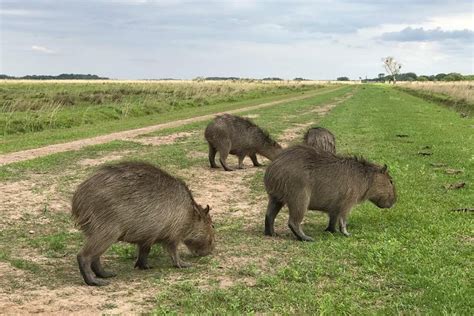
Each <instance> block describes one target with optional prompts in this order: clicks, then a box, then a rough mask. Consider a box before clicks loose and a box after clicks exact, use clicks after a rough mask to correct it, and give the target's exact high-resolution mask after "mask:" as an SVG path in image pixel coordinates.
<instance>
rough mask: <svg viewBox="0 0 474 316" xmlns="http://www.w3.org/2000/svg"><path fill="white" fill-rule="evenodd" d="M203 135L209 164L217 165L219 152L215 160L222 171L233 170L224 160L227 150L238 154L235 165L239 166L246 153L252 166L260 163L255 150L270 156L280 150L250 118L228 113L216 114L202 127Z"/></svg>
mask: <svg viewBox="0 0 474 316" xmlns="http://www.w3.org/2000/svg"><path fill="white" fill-rule="evenodd" d="M204 136H205V138H206V140H207V142H208V144H209V163H210V165H211V168H217V165H216V162H215V157H216V154H217V153H219V161H220V163H221V165H222V167H223V168H224V169H225V170H226V171H232V170H233V169H232V168H230V167H229V166H228V165H227V163H226V159H227V156H228V155H229V154H232V155H236V156H237V157H238V158H239V166H238V168H239V169H242V168H243V160H244V158H245V156H249V157H250V159H251V160H252V163H253V165H254V166H260V163H259V162H258V160H257V155H256V154H259V155H262V156H264V157H266V158H268V159H270V160H273V159H275V158H276V156H277V155H278V154H279V153H280V152H281V150H282V149H281V146H280V145H279V144H278V143H277V142H276V141H274V140H273V139H272V138H271V137H270V135H269V134H268V132H266V131H264V130H262V129H261V128H260V127H258V126H257V125H256V124H255V123H253V122H252V121H251V120H249V119H247V118H243V117H240V116H235V115H230V114H224V115H219V116H216V118H215V119H214V120H213V121H212V122H210V123H209V125H208V126H207V127H206V130H205V132H204Z"/></svg>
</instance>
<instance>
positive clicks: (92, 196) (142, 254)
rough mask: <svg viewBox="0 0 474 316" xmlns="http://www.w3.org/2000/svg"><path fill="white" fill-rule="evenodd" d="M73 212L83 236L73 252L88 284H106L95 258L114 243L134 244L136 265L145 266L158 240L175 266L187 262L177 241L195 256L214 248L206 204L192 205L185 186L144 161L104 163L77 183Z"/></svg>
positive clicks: (102, 271)
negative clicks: (87, 177) (136, 248)
mask: <svg viewBox="0 0 474 316" xmlns="http://www.w3.org/2000/svg"><path fill="white" fill-rule="evenodd" d="M72 216H73V218H74V219H75V221H76V223H77V225H78V227H79V228H80V230H82V232H83V233H84V235H85V237H86V240H85V243H84V246H83V248H82V250H81V251H80V252H79V254H78V255H77V261H78V263H79V269H80V271H81V274H82V276H83V278H84V281H85V282H86V283H87V284H88V285H105V284H107V282H105V281H104V280H102V279H101V278H108V277H112V276H115V274H114V273H111V272H107V271H104V269H103V268H102V265H101V263H100V256H101V255H102V254H103V253H104V252H105V251H106V250H107V249H108V248H109V247H110V246H111V245H112V244H113V243H115V242H117V241H124V242H128V243H132V244H137V245H138V250H139V254H138V260H137V262H136V264H135V267H138V268H139V269H149V268H150V267H149V265H148V263H147V258H148V254H149V252H150V248H151V247H152V245H154V244H156V243H160V244H161V245H162V246H163V248H164V249H166V250H167V251H168V253H169V254H170V256H171V258H172V260H173V263H174V265H175V266H176V267H179V268H183V267H187V266H189V264H187V263H186V262H183V261H182V260H181V259H180V257H179V254H178V252H177V247H178V245H179V244H180V243H181V242H184V244H185V245H186V246H187V247H188V249H189V250H190V251H191V252H192V253H193V254H195V255H199V256H205V255H208V254H209V253H211V251H212V250H213V249H214V229H213V227H212V221H211V217H210V215H209V206H207V207H206V208H203V207H201V206H200V205H199V204H197V203H196V202H195V201H194V199H193V196H192V194H191V191H190V190H189V189H188V187H187V186H186V184H185V183H184V182H182V181H180V180H178V179H176V178H174V177H172V176H171V175H169V174H168V173H166V172H165V171H163V170H161V169H159V168H158V167H155V166H153V165H151V164H148V163H142V162H123V163H119V164H116V165H110V166H105V167H103V168H101V169H100V170H98V171H97V172H96V173H95V174H94V175H93V176H92V177H90V178H89V179H87V180H86V181H84V182H83V183H82V184H80V185H79V187H78V188H77V190H76V192H75V193H74V197H73V199H72Z"/></svg>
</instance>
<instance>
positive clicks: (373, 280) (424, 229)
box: [0, 85, 474, 315]
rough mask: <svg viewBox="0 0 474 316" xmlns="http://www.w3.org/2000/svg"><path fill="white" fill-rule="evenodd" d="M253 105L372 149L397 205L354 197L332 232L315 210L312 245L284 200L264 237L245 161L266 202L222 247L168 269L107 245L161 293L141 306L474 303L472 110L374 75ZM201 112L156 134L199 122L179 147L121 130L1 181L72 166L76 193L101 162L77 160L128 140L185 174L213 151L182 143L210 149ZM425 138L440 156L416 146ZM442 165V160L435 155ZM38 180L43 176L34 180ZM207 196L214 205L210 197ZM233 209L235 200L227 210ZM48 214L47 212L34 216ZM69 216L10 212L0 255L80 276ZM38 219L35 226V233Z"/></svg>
mask: <svg viewBox="0 0 474 316" xmlns="http://www.w3.org/2000/svg"><path fill="white" fill-rule="evenodd" d="M347 92H352V93H354V96H353V97H352V98H351V99H348V100H347V101H345V102H344V103H342V104H341V105H339V106H338V107H336V108H335V109H334V110H333V111H332V112H331V113H330V114H329V115H327V116H325V117H323V118H319V117H317V116H316V114H315V113H312V112H309V110H311V109H313V108H314V107H316V106H318V105H320V104H325V103H328V102H333V99H334V98H335V97H338V96H341V95H342V94H344V93H347ZM246 114H254V115H255V114H258V116H257V117H256V118H255V119H254V121H255V122H257V123H258V124H259V125H261V126H262V127H265V128H266V129H268V130H269V131H270V132H271V134H272V135H273V136H274V137H275V138H277V139H278V138H279V137H281V136H282V135H283V134H284V132H285V130H286V129H287V128H289V127H292V126H293V125H294V124H301V123H308V122H311V121H313V122H314V121H319V123H318V125H320V126H324V127H326V128H329V129H330V130H331V131H332V132H333V133H334V134H335V135H336V139H337V150H338V152H340V153H343V154H358V155H363V156H364V157H366V158H367V159H369V160H372V161H375V162H378V163H380V164H383V163H386V164H387V165H388V166H389V171H390V173H391V175H392V176H393V178H394V181H395V184H396V187H397V193H398V197H399V199H398V201H397V204H396V205H395V207H394V208H392V209H389V210H381V209H378V208H377V207H375V206H374V205H372V204H370V203H369V202H367V203H365V204H362V205H360V206H358V207H356V208H355V209H354V210H353V211H352V213H351V215H350V217H349V227H348V229H349V231H350V232H351V233H352V236H351V237H349V238H346V237H344V236H342V235H341V234H334V235H333V234H330V233H326V232H324V228H325V227H326V224H327V219H326V217H325V216H324V215H323V214H321V213H318V212H309V213H308V214H307V215H306V219H305V224H304V229H305V232H306V233H307V234H308V235H310V236H312V237H314V238H315V242H314V243H302V242H298V241H296V240H295V238H294V236H293V235H292V233H291V232H290V231H289V230H288V228H287V226H286V221H287V216H288V211H287V209H284V210H283V211H282V212H281V214H280V215H279V216H278V217H277V222H276V230H277V233H279V236H278V237H275V238H267V237H265V236H263V232H262V231H263V219H264V212H265V201H266V194H265V191H264V188H263V185H262V178H263V174H264V168H261V169H259V170H258V171H257V172H256V173H254V174H250V173H249V174H244V173H245V171H239V172H240V173H239V172H236V173H235V175H236V176H239V175H241V176H243V185H244V186H247V187H249V188H250V190H251V193H250V197H249V198H251V199H252V201H251V203H254V204H252V205H257V206H259V207H261V208H262V209H261V210H260V213H259V215H258V216H257V217H255V216H253V215H251V214H247V213H245V211H246V210H243V211H244V214H243V215H242V216H241V217H232V216H231V215H232V214H231V212H229V213H225V212H224V213H221V214H220V216H216V217H215V227H216V232H217V249H216V253H215V254H213V255H212V256H208V257H203V258H192V257H190V256H189V255H187V254H184V255H183V257H184V259H185V260H188V261H190V262H192V263H193V264H194V266H193V268H190V269H187V270H179V271H177V270H175V269H173V268H171V267H170V260H169V258H167V257H166V255H165V254H164V253H163V251H161V249H160V248H159V247H154V248H153V255H152V256H151V258H150V259H151V264H152V265H153V266H155V269H153V270H150V271H136V270H133V269H132V267H133V263H134V260H135V248H134V247H133V246H130V245H126V244H121V243H119V244H116V245H114V246H113V247H111V249H110V250H109V251H108V252H107V254H106V255H105V258H106V265H107V267H108V268H110V269H111V270H113V271H115V272H118V276H117V278H116V279H113V280H112V283H114V282H119V281H125V282H128V283H134V284H136V285H135V287H134V290H135V289H137V290H142V291H148V292H151V293H154V294H153V298H152V307H151V308H150V309H147V310H145V311H146V312H152V313H154V314H162V313H165V312H168V313H193V314H200V313H212V314H229V313H236V314H241V313H276V314H289V313H292V314H327V315H332V314H364V315H365V314H434V315H439V314H450V315H451V314H455V315H471V314H472V313H473V312H474V304H473V300H472V296H473V294H474V293H473V290H472V282H471V280H472V261H473V259H474V258H473V253H474V251H473V250H474V249H473V245H472V240H473V238H474V236H473V218H472V214H469V213H463V212H453V211H451V209H454V208H462V207H473V205H474V189H473V180H474V176H473V172H474V165H473V164H474V158H473V157H474V152H473V148H474V134H473V133H472V126H474V121H473V120H472V119H470V118H461V117H459V114H458V113H456V112H455V111H453V110H451V109H447V108H445V107H442V106H438V105H435V104H433V103H430V102H426V101H424V100H423V99H420V98H417V97H414V96H411V95H409V94H406V93H404V92H402V91H399V90H395V89H393V88H391V87H384V86H376V85H364V86H361V87H344V88H343V89H340V90H338V91H333V92H330V93H328V94H324V95H318V96H315V97H312V98H310V99H307V100H304V101H299V102H291V103H288V104H285V105H278V106H274V107H271V108H265V109H261V110H256V111H252V112H249V113H246ZM205 124H206V122H200V123H193V124H190V125H187V126H182V127H179V128H173V129H168V130H163V131H159V132H156V133H153V134H152V135H165V134H168V133H175V132H181V131H197V133H195V134H193V135H192V136H190V137H189V138H186V139H183V140H180V141H178V142H177V143H175V144H171V145H164V146H159V147H154V146H142V145H137V144H134V143H130V142H113V143H111V144H107V145H100V146H93V147H88V148H85V149H83V150H81V151H78V152H74V153H62V154H56V155H53V156H50V157H44V158H39V159H36V160H32V161H29V162H23V163H17V164H13V165H11V166H7V167H2V168H0V175H1V176H2V179H3V180H5V179H8V180H10V181H12V180H15V179H23V178H27V177H28V176H29V175H31V174H32V173H33V174H34V173H44V174H46V175H55V174H58V173H59V174H62V175H63V176H62V177H59V179H60V180H59V181H62V182H61V183H63V184H64V186H63V187H64V188H63V190H65V191H64V194H66V195H70V194H71V192H72V191H73V190H74V185H73V184H72V183H71V182H70V181H71V180H70V178H71V177H73V178H74V179H75V181H77V180H80V179H82V178H84V177H85V176H86V173H90V172H92V171H93V170H94V169H95V168H97V167H95V166H93V167H88V168H86V170H83V169H81V168H78V162H79V161H80V160H81V159H84V158H90V157H101V156H103V155H106V154H107V153H110V152H116V151H125V150H126V151H128V153H127V154H126V155H125V156H124V158H123V159H141V160H147V161H151V162H153V163H157V164H159V165H160V166H162V167H163V168H166V169H167V170H169V171H170V172H171V173H172V174H180V172H182V171H186V170H190V169H192V168H198V167H200V166H207V158H206V157H205V156H203V157H198V158H190V157H189V156H188V155H187V154H188V153H190V152H195V151H197V152H202V153H206V150H207V146H206V144H205V142H204V140H203V136H202V130H203V127H204V126H205ZM303 133H304V130H301V131H299V134H301V135H299V137H302V134H303ZM397 135H406V137H399V136H397ZM148 136H149V135H148ZM298 139H299V138H297V139H296V140H295V141H297V140H298ZM426 147H428V148H426ZM422 150H423V151H429V152H430V153H432V155H429V156H422V155H419V154H418V153H419V152H420V151H422ZM440 163H442V164H444V166H442V167H438V164H440ZM433 164H434V165H433ZM447 168H454V169H460V170H462V173H460V174H454V175H451V174H448V173H446V169H447ZM197 170H199V169H197ZM220 172H223V171H220ZM217 175H218V174H216V176H217ZM184 180H187V181H191V180H192V179H184ZM209 181H213V179H209ZM459 181H462V182H465V183H466V186H465V187H464V188H462V189H459V190H447V189H445V187H444V186H445V185H446V184H450V183H454V182H459ZM42 189H44V190H46V189H47V188H39V190H42ZM209 204H211V206H212V201H209ZM233 207H234V206H233V205H229V208H230V209H232V208H233ZM235 208H239V206H238V205H235ZM221 211H222V210H221ZM44 218H46V219H47V220H48V222H47V224H37V223H42V221H39V219H44ZM72 227H73V225H72V223H71V221H70V219H69V217H68V215H67V214H62V213H61V214H58V213H54V212H49V211H47V209H46V210H45V212H43V213H42V214H38V215H37V217H35V216H34V215H32V217H31V218H26V219H24V220H22V221H18V222H14V223H13V224H12V225H11V226H10V227H8V229H4V230H2V231H1V232H0V246H1V247H0V261H4V262H8V263H10V264H11V265H12V266H14V267H17V268H18V269H21V270H24V271H26V272H28V273H31V275H30V276H29V278H30V279H32V280H34V281H35V282H39V283H40V284H48V286H49V287H53V288H59V287H61V286H64V285H65V284H67V285H71V284H73V285H75V286H78V287H79V286H81V280H80V276H79V273H78V271H77V267H76V265H75V262H74V256H75V254H76V253H77V251H78V249H79V248H80V245H81V242H82V236H81V234H80V233H78V232H75V231H71V229H72ZM29 230H34V231H35V233H34V234H29V233H28V231H29ZM25 253H28V254H29V256H24V255H23V254H25ZM35 256H37V257H41V258H45V259H43V260H45V261H46V263H43V261H40V262H33V261H32V260H31V258H32V257H35ZM53 262H54V264H53ZM7 278H9V280H10V279H11V282H12V284H14V285H9V288H14V287H19V288H21V283H19V282H18V281H17V280H15V279H14V278H13V277H8V276H7ZM223 279H225V280H230V281H231V282H230V283H229V285H228V286H226V287H222V286H221V285H222V280H223ZM15 282H16V283H15ZM111 286H113V285H111ZM112 289H113V288H112ZM108 291H113V290H111V289H110V288H109V289H108ZM114 304H116V305H114ZM118 305H120V303H118V302H116V301H115V302H114V303H113V304H112V303H110V305H105V304H104V305H103V309H110V310H111V311H112V310H113V309H114V308H116V306H118Z"/></svg>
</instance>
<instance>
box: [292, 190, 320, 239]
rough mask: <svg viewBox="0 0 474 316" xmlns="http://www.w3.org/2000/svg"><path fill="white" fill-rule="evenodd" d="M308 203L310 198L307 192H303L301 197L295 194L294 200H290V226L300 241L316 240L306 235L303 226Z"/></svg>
mask: <svg viewBox="0 0 474 316" xmlns="http://www.w3.org/2000/svg"><path fill="white" fill-rule="evenodd" d="M308 204H309V198H308V196H307V195H306V194H302V195H300V196H299V197H298V196H294V197H293V202H288V208H289V210H290V218H289V220H288V227H290V229H291V231H292V232H293V234H295V236H296V238H297V239H298V240H300V241H314V239H313V238H311V237H309V236H306V235H305V233H304V232H303V229H302V228H301V222H302V221H303V218H304V215H305V213H306V210H307V209H308Z"/></svg>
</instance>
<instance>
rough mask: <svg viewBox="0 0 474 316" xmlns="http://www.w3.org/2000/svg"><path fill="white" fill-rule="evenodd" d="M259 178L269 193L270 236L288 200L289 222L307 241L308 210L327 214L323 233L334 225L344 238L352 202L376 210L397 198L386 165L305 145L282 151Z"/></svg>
mask: <svg viewBox="0 0 474 316" xmlns="http://www.w3.org/2000/svg"><path fill="white" fill-rule="evenodd" d="M264 182H265V189H266V191H267V193H268V196H269V202H268V208H267V214H266V217H265V234H266V235H274V222H275V217H276V216H277V214H278V212H279V211H280V210H281V208H282V207H283V206H284V205H285V204H287V205H288V208H289V214H290V217H289V221H288V226H289V227H290V229H291V230H292V232H293V233H294V234H295V235H296V237H297V238H298V239H299V240H306V241H310V240H312V238H311V237H308V236H306V235H305V234H304V232H303V230H302V229H301V222H302V220H303V217H304V215H305V213H306V210H308V209H309V210H319V211H322V212H325V213H327V214H328V216H329V225H328V227H327V229H326V230H327V231H330V232H335V230H336V224H337V223H339V229H340V231H341V232H342V233H343V234H344V235H346V236H348V235H349V233H348V232H347V228H346V224H347V223H346V218H347V215H348V214H349V212H350V210H351V209H352V207H353V206H354V205H356V204H358V203H362V202H363V201H365V200H369V201H371V202H372V203H374V204H375V205H377V206H378V207H380V208H390V207H392V206H393V204H394V203H395V201H396V191H395V186H394V185H393V183H392V179H391V177H390V175H389V174H388V172H387V166H384V167H380V166H377V165H375V164H373V163H371V162H368V161H366V160H365V159H362V158H357V157H342V156H337V155H335V154H332V153H330V152H325V151H320V150H316V149H314V148H312V147H309V146H306V145H297V146H294V147H291V148H288V149H286V150H284V151H283V152H282V153H281V154H280V155H279V156H278V157H277V159H275V160H274V161H273V162H272V163H271V164H270V165H269V166H268V168H267V170H266V172H265V177H264Z"/></svg>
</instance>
